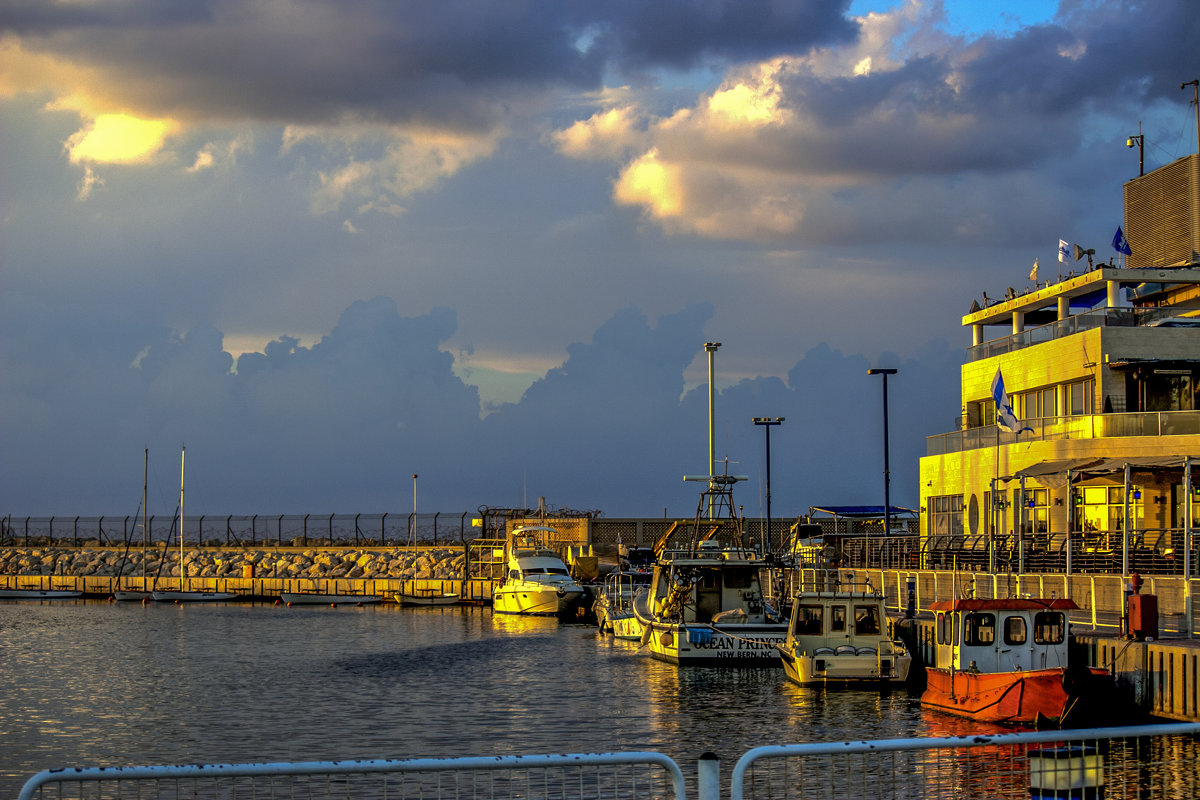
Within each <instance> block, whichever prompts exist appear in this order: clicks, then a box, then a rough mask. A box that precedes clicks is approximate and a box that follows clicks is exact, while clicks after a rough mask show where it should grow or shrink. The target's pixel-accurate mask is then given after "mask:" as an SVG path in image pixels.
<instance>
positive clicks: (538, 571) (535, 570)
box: [525, 567, 570, 575]
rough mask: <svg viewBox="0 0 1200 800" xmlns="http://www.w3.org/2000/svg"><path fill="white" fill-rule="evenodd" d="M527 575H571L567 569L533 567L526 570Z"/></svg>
mask: <svg viewBox="0 0 1200 800" xmlns="http://www.w3.org/2000/svg"><path fill="white" fill-rule="evenodd" d="M525 574H526V575H569V574H570V573H569V572H567V571H566V570H565V569H562V568H560V567H531V568H530V569H527V570H525Z"/></svg>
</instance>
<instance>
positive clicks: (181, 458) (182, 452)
mask: <svg viewBox="0 0 1200 800" xmlns="http://www.w3.org/2000/svg"><path fill="white" fill-rule="evenodd" d="M186 455H187V447H186V446H183V447H180V449H179V591H181V592H182V591H183V590H184V589H183V586H184V579H185V577H186V576H185V574H184V569H183V462H184V457H185V456H186Z"/></svg>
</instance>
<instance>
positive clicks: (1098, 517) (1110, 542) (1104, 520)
mask: <svg viewBox="0 0 1200 800" xmlns="http://www.w3.org/2000/svg"><path fill="white" fill-rule="evenodd" d="M1078 491H1079V493H1078V498H1079V500H1080V505H1079V527H1080V530H1082V531H1083V532H1084V540H1083V544H1084V547H1085V549H1088V550H1093V551H1111V550H1113V549H1115V547H1116V546H1119V542H1120V536H1121V528H1122V522H1123V520H1124V519H1125V487H1124V486H1081V487H1080V488H1079V490H1078ZM1131 491H1135V492H1139V493H1140V492H1141V488H1140V487H1137V486H1134V487H1132V489H1131ZM1129 511H1130V514H1131V515H1132V516H1133V525H1132V527H1131V529H1132V530H1138V529H1140V528H1141V527H1142V519H1143V513H1142V512H1143V509H1142V501H1141V499H1134V498H1132V497H1131V498H1130V499H1129Z"/></svg>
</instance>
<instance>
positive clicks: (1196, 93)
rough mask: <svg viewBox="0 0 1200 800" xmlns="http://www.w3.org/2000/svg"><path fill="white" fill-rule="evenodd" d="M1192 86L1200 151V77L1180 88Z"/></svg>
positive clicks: (1198, 148)
mask: <svg viewBox="0 0 1200 800" xmlns="http://www.w3.org/2000/svg"><path fill="white" fill-rule="evenodd" d="M1189 86H1190V87H1192V105H1194V106H1195V107H1196V152H1197V153H1200V78H1196V79H1194V80H1190V81H1188V82H1187V83H1181V84H1179V88H1180V89H1186V88H1187V87H1189Z"/></svg>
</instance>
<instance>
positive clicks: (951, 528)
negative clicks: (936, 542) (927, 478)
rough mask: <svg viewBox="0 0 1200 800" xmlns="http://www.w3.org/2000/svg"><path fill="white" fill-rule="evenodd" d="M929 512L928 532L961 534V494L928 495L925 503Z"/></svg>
mask: <svg viewBox="0 0 1200 800" xmlns="http://www.w3.org/2000/svg"><path fill="white" fill-rule="evenodd" d="M925 509H926V512H927V513H928V514H929V532H930V533H931V534H933V535H934V536H957V537H961V536H962V535H963V499H962V495H961V494H947V495H941V496H938V497H930V498H928V499H927V500H926V503H925Z"/></svg>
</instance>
